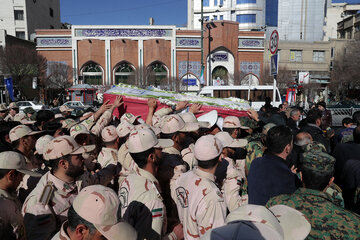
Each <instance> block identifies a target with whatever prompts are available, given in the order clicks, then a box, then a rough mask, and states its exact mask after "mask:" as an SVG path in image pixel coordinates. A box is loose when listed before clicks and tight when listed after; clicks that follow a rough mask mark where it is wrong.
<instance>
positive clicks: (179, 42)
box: [176, 37, 201, 47]
mask: <svg viewBox="0 0 360 240" xmlns="http://www.w3.org/2000/svg"><path fill="white" fill-rule="evenodd" d="M200 41H201V40H200V38H183V37H178V38H176V46H177V47H200V45H201V42H200Z"/></svg>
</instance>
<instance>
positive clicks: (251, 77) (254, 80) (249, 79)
mask: <svg viewBox="0 0 360 240" xmlns="http://www.w3.org/2000/svg"><path fill="white" fill-rule="evenodd" d="M259 82H260V81H259V78H258V77H257V76H256V75H255V74H252V73H249V74H247V75H245V76H244V77H243V78H242V79H241V85H245V86H249V85H250V86H257V85H259Z"/></svg>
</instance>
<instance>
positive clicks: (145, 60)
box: [37, 21, 265, 91]
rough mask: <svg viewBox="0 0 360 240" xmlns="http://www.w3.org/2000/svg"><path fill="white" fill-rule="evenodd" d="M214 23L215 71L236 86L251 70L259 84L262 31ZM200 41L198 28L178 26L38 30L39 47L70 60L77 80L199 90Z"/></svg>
mask: <svg viewBox="0 0 360 240" xmlns="http://www.w3.org/2000/svg"><path fill="white" fill-rule="evenodd" d="M214 24H215V26H216V28H213V29H211V37H212V41H211V46H210V47H211V59H212V61H211V69H212V74H215V75H216V76H218V79H219V78H220V77H221V78H220V79H222V78H226V79H227V80H228V81H227V82H226V83H227V84H230V85H232V84H239V83H240V82H241V79H239V78H240V77H242V76H244V75H246V74H249V73H253V74H255V75H256V76H257V78H258V79H259V84H261V79H262V76H261V74H262V68H263V58H264V43H265V39H264V32H258V31H256V32H251V31H244V32H241V31H239V30H238V29H239V27H238V23H237V22H231V21H215V22H214ZM208 31H209V30H206V32H205V33H204V65H205V70H204V80H205V82H204V84H205V85H208V84H209V81H208V79H209V74H208V73H209V71H208V70H209V64H208V63H209V61H208V53H209V38H208V35H209V33H208ZM200 43H201V38H200V31H198V30H184V29H177V28H176V27H175V26H72V29H71V30H54V29H49V30H37V50H38V51H39V52H40V53H41V54H42V55H43V56H45V57H46V58H47V59H48V61H51V62H62V63H66V64H67V65H69V66H70V67H71V68H72V69H73V79H72V81H73V83H74V84H76V83H90V84H98V85H103V86H111V85H114V84H116V83H118V82H123V81H124V79H125V82H126V83H129V84H136V85H142V86H146V85H154V82H153V81H156V84H155V85H160V87H162V88H165V89H171V90H174V89H176V90H180V91H186V90H188V91H197V90H199V87H200V74H201V47H200ZM216 69H217V70H216ZM218 69H222V70H224V69H225V70H224V71H225V73H224V75H222V76H220V77H219V74H220V73H221V72H222V71H218ZM214 70H215V71H214ZM224 71H223V72H224ZM226 72H227V73H226ZM213 78H215V77H213ZM89 79H92V80H89ZM154 79H155V80H154ZM87 81H90V82H87ZM179 86H180V87H179ZM184 86H185V88H184Z"/></svg>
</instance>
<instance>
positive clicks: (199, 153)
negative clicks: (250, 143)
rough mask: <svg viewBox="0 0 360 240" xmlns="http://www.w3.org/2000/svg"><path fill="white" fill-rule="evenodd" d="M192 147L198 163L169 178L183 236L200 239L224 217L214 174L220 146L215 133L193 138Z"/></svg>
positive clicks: (221, 196) (224, 206)
mask: <svg viewBox="0 0 360 240" xmlns="http://www.w3.org/2000/svg"><path fill="white" fill-rule="evenodd" d="M194 150H195V157H196V159H197V160H198V166H197V167H195V168H194V169H193V170H191V171H189V172H187V173H184V174H182V175H181V176H180V177H179V178H178V179H177V180H176V181H174V182H173V181H172V182H171V194H172V195H171V196H172V197H173V199H174V201H175V202H176V205H177V209H178V213H179V217H180V220H181V222H182V224H183V226H184V237H185V239H199V238H200V237H201V236H203V235H204V234H205V233H206V232H207V231H209V230H210V229H212V228H216V227H221V226H223V225H224V224H225V217H226V204H225V201H224V198H223V195H222V194H221V192H220V190H219V188H218V187H217V186H216V184H215V176H214V174H215V171H216V167H217V166H218V163H219V161H220V159H221V153H222V150H223V146H222V144H221V142H220V140H219V139H218V138H216V137H215V136H213V135H206V136H202V137H201V138H199V139H198V140H197V141H196V143H195V148H194Z"/></svg>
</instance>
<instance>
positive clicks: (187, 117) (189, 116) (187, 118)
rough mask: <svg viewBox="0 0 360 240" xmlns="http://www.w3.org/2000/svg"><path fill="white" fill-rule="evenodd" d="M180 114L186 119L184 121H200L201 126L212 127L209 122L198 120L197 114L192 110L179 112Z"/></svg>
mask: <svg viewBox="0 0 360 240" xmlns="http://www.w3.org/2000/svg"><path fill="white" fill-rule="evenodd" d="M179 116H180V117H181V118H182V119H183V120H184V122H190V123H199V126H200V127H201V128H210V123H209V122H200V121H198V119H197V118H196V117H195V115H194V114H193V113H192V112H184V113H179Z"/></svg>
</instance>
